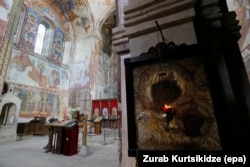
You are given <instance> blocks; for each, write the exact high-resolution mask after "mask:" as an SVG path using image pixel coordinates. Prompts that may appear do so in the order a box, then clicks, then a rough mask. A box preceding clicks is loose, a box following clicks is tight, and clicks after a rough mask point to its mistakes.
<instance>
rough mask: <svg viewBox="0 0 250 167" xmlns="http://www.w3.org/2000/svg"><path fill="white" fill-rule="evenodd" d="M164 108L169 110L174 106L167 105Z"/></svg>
mask: <svg viewBox="0 0 250 167" xmlns="http://www.w3.org/2000/svg"><path fill="white" fill-rule="evenodd" d="M164 108H166V109H169V108H172V106H170V105H167V104H165V105H164Z"/></svg>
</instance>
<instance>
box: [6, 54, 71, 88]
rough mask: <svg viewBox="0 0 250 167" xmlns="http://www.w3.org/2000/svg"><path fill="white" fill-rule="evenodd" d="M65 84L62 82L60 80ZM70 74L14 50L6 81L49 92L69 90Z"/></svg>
mask: <svg viewBox="0 0 250 167" xmlns="http://www.w3.org/2000/svg"><path fill="white" fill-rule="evenodd" d="M61 79H62V80H63V82H60V80H61ZM68 79H69V73H68V72H67V71H65V70H62V69H61V68H60V67H58V66H55V65H53V64H51V63H47V62H45V61H43V60H41V59H38V58H36V57H33V56H30V55H28V54H25V53H23V52H21V51H18V50H15V49H14V50H13V51H12V55H11V60H10V64H9V68H8V71H7V74H6V80H7V81H9V82H13V83H22V84H23V85H27V86H33V87H38V88H43V89H47V90H58V89H64V90H67V87H68V85H69V81H68Z"/></svg>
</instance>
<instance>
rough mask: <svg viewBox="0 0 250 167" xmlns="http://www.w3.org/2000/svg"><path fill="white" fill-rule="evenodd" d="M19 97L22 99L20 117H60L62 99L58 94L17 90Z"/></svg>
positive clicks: (33, 90)
mask: <svg viewBox="0 0 250 167" xmlns="http://www.w3.org/2000/svg"><path fill="white" fill-rule="evenodd" d="M15 92H16V94H17V96H18V97H19V98H20V99H22V104H21V109H20V113H19V116H20V117H22V118H31V117H34V116H44V117H49V116H55V117H56V116H58V115H59V114H60V111H61V110H60V103H61V102H60V97H59V95H57V94H53V93H47V92H42V91H39V90H36V89H34V88H33V89H32V88H29V89H22V88H16V89H15Z"/></svg>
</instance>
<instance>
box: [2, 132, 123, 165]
mask: <svg viewBox="0 0 250 167" xmlns="http://www.w3.org/2000/svg"><path fill="white" fill-rule="evenodd" d="M103 134H104V131H103V132H102V133H101V134H100V135H88V137H87V147H83V146H82V145H81V141H82V133H81V132H79V138H78V144H79V153H77V154H75V155H72V156H65V155H63V154H54V153H51V152H48V153H45V150H44V149H43V148H44V146H46V144H47V143H48V136H32V135H30V136H24V137H23V138H22V140H20V141H14V142H8V143H1V144H0V167H77V166H85V167H118V166H119V165H118V157H119V154H118V139H117V134H118V131H117V130H113V129H105V134H106V135H105V137H104V135H103Z"/></svg>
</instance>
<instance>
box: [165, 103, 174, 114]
mask: <svg viewBox="0 0 250 167" xmlns="http://www.w3.org/2000/svg"><path fill="white" fill-rule="evenodd" d="M172 110H173V109H172V106H169V105H167V104H165V105H164V107H163V111H164V112H165V113H168V112H172Z"/></svg>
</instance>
